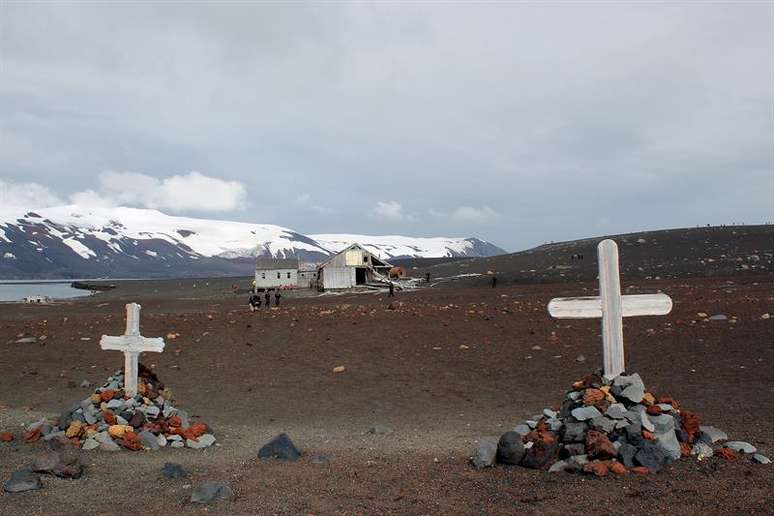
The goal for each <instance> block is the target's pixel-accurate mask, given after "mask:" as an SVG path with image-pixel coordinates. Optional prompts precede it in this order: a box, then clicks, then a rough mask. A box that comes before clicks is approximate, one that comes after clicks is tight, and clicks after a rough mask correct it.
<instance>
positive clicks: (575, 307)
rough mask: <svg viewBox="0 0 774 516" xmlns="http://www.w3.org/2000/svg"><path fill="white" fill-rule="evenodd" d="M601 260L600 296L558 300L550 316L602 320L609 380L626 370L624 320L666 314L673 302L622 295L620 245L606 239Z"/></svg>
mask: <svg viewBox="0 0 774 516" xmlns="http://www.w3.org/2000/svg"><path fill="white" fill-rule="evenodd" d="M597 255H598V257H599V296H594V297H563V298H562V297H558V298H555V299H552V300H551V302H549V303H548V313H550V314H551V316H552V317H556V318H557V319H591V318H597V317H601V318H602V356H603V360H604V372H605V377H606V378H615V377H616V376H618V375H620V374H621V373H623V372H624V371H625V369H624V344H623V318H624V317H633V316H638V315H666V314H668V313H669V312H671V311H672V299H671V298H670V297H669V296H667V295H666V294H639V295H627V296H622V295H621V280H620V277H619V273H618V246H617V245H616V243H615V242H614V241H613V240H603V241H602V242H600V243H599V245H598V246H597Z"/></svg>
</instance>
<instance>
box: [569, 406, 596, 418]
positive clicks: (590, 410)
mask: <svg viewBox="0 0 774 516" xmlns="http://www.w3.org/2000/svg"><path fill="white" fill-rule="evenodd" d="M571 414H572V417H574V418H575V419H577V420H578V421H586V420H587V419H594V418H595V417H600V416H601V415H602V413H601V412H600V411H599V410H598V409H597V407H595V406H593V405H592V406H588V407H578V408H576V409H574V410H573V411H572V412H571Z"/></svg>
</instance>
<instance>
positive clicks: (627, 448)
mask: <svg viewBox="0 0 774 516" xmlns="http://www.w3.org/2000/svg"><path fill="white" fill-rule="evenodd" d="M635 455H637V447H636V446H633V445H631V444H629V443H623V444H621V447H620V448H618V457H619V458H620V459H621V462H623V465H624V466H626V467H627V468H633V467H634V466H635V464H634V456H635Z"/></svg>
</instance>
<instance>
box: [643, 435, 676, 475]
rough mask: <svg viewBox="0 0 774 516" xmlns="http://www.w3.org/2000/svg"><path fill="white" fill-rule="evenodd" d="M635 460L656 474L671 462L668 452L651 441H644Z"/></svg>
mask: <svg viewBox="0 0 774 516" xmlns="http://www.w3.org/2000/svg"><path fill="white" fill-rule="evenodd" d="M634 460H635V461H636V462H637V463H638V464H640V465H641V466H644V467H646V468H648V470H650V471H654V472H659V471H661V470H662V469H664V466H666V465H667V464H668V463H669V462H670V459H669V456H668V455H667V454H666V452H665V451H664V450H663V449H661V448H660V447H659V446H656V445H655V444H654V443H652V442H650V441H643V443H642V445H641V446H640V447H639V451H638V452H637V455H635V456H634Z"/></svg>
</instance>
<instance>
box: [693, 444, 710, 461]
mask: <svg viewBox="0 0 774 516" xmlns="http://www.w3.org/2000/svg"><path fill="white" fill-rule="evenodd" d="M714 454H715V452H713V451H712V446H710V445H709V444H707V443H704V442H697V443H696V444H694V445H693V448H691V455H693V456H694V457H696V459H697V460H704V459H709V458H710V457H712V456H713V455H714Z"/></svg>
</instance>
